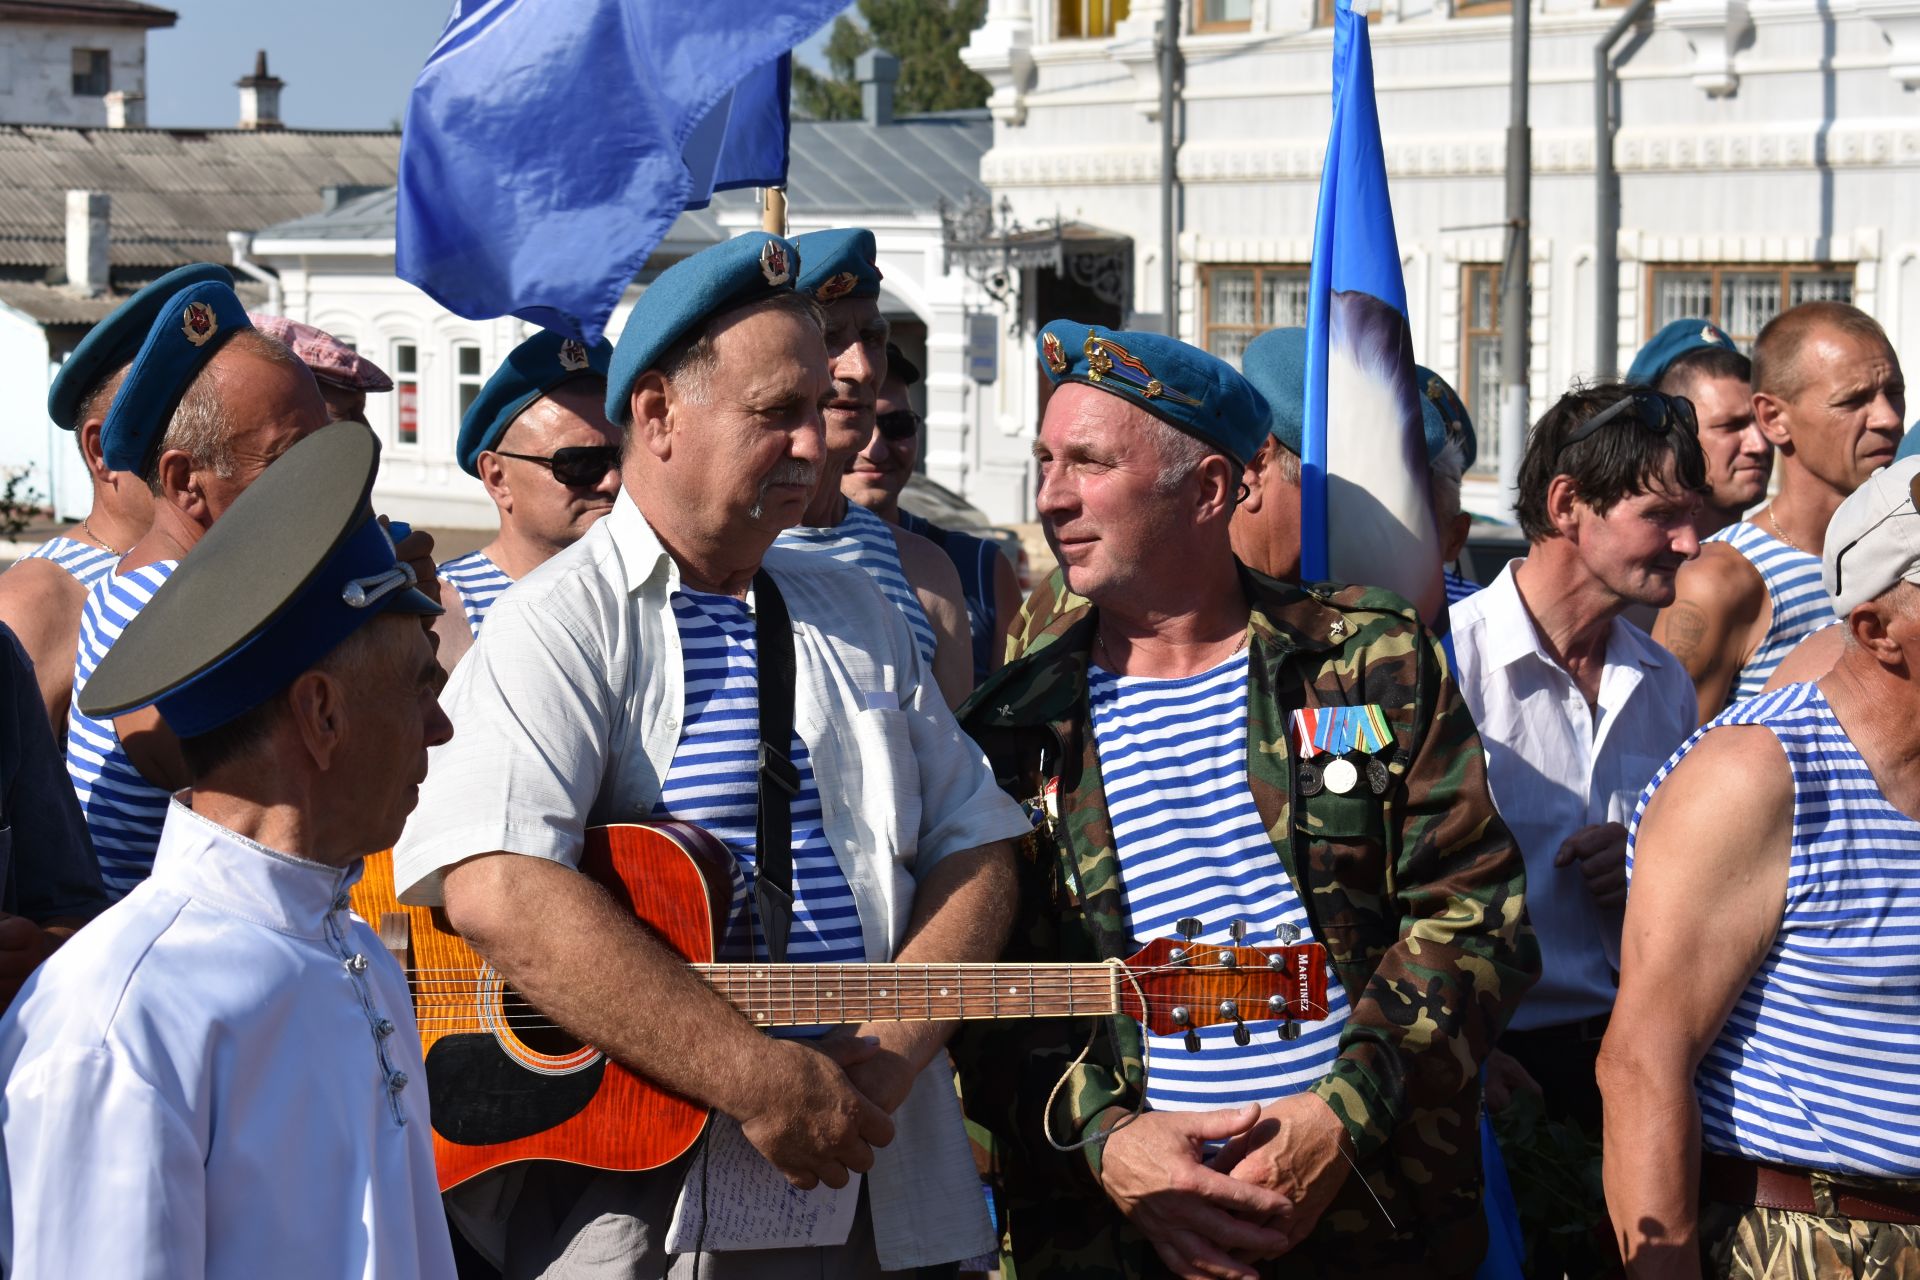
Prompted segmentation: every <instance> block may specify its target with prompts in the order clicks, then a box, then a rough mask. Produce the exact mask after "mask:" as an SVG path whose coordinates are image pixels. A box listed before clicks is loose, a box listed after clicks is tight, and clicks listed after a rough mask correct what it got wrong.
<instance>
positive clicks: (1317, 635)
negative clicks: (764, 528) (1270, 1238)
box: [956, 568, 1540, 1276]
mask: <svg viewBox="0 0 1920 1280" xmlns="http://www.w3.org/2000/svg"><path fill="white" fill-rule="evenodd" d="M1241 577H1242V585H1243V588H1244V590H1245V591H1246V594H1247V597H1248V600H1249V601H1250V603H1251V604H1252V606H1253V610H1252V616H1251V619H1250V621H1249V624H1248V626H1249V636H1248V646H1247V648H1248V679H1249V682H1250V687H1249V689H1248V711H1247V774H1248V784H1249V787H1250V789H1251V790H1252V792H1253V796H1254V801H1255V804H1256V805H1257V807H1258V809H1259V811H1260V814H1261V817H1262V819H1263V820H1264V821H1265V823H1266V825H1267V829H1268V831H1269V833H1271V835H1272V837H1273V847H1274V852H1275V855H1276V856H1277V857H1278V858H1279V859H1280V861H1281V863H1282V865H1284V866H1285V868H1286V870H1287V873H1288V875H1289V876H1290V877H1291V878H1292V880H1293V884H1294V887H1295V888H1296V890H1297V891H1298V892H1299V894H1300V897H1301V900H1302V901H1303V902H1304V903H1305V904H1306V908H1307V913H1308V917H1309V919H1310V920H1311V922H1312V927H1313V936H1314V937H1315V938H1317V939H1318V940H1319V941H1320V942H1322V943H1324V944H1325V945H1326V947H1327V949H1328V951H1329V953H1330V955H1331V958H1332V962H1333V967H1334V971H1335V974H1336V976H1337V978H1338V980H1339V981H1340V982H1341V984H1342V985H1343V986H1344V987H1345V989H1346V993H1347V997H1348V1000H1349V1002H1350V1003H1351V1006H1352V1012H1351V1015H1350V1017H1349V1019H1348V1022H1347V1025H1346V1028H1345V1030H1344V1031H1343V1033H1342V1035H1341V1039H1340V1055H1339V1057H1338V1059H1337V1060H1336V1061H1335V1063H1334V1065H1333V1068H1332V1070H1331V1071H1330V1072H1329V1073H1328V1075H1327V1076H1326V1077H1325V1078H1324V1079H1322V1080H1321V1081H1320V1082H1319V1083H1318V1084H1316V1085H1314V1086H1313V1092H1315V1093H1317V1094H1318V1095H1319V1096H1320V1097H1321V1098H1323V1099H1324V1100H1325V1101H1326V1102H1327V1103H1328V1105H1329V1106H1330V1107H1331V1108H1332V1109H1333V1111H1334V1112H1335V1113H1336V1114H1337V1115H1338V1116H1339V1117H1340V1119H1341V1120H1342V1122H1343V1123H1344V1124H1345V1125H1346V1127H1347V1131H1348V1133H1349V1134H1350V1135H1351V1137H1352V1139H1353V1143H1354V1146H1355V1147H1356V1149H1357V1153H1358V1159H1359V1167H1360V1169H1361V1170H1362V1171H1363V1172H1364V1173H1365V1175H1366V1177H1365V1182H1364V1184H1363V1183H1362V1181H1361V1179H1359V1178H1353V1177H1350V1178H1349V1179H1348V1180H1347V1183H1346V1186H1345V1187H1344V1189H1343V1190H1342V1191H1341V1193H1340V1195H1339V1196H1338V1198H1337V1199H1336V1200H1335V1201H1334V1203H1333V1205H1332V1207H1331V1208H1330V1209H1329V1210H1328V1211H1327V1213H1326V1215H1325V1216H1324V1217H1323V1218H1322V1220H1321V1224H1320V1226H1319V1227H1318V1228H1317V1229H1316V1230H1315V1231H1314V1232H1313V1234H1312V1236H1311V1237H1310V1238H1309V1240H1308V1241H1307V1242H1306V1243H1304V1244H1303V1245H1302V1246H1300V1247H1299V1248H1298V1249H1296V1250H1295V1251H1294V1252H1293V1253H1291V1254H1289V1255H1288V1256H1287V1258H1286V1259H1283V1260H1282V1261H1281V1264H1280V1265H1279V1266H1278V1267H1276V1268H1275V1274H1312V1273H1314V1272H1315V1271H1317V1270H1318V1269H1319V1268H1321V1267H1323V1266H1337V1267H1338V1268H1339V1269H1340V1270H1341V1271H1343V1272H1347V1273H1353V1274H1360V1273H1365V1274H1368V1275H1372V1276H1390V1275H1403V1274H1404V1275H1407V1276H1413V1275H1452V1274H1456V1273H1459V1274H1466V1273H1471V1272H1472V1270H1473V1268H1474V1265H1475V1264H1476V1263H1477V1261H1478V1259H1479V1257H1480V1255H1481V1252H1482V1251H1483V1249H1484V1238H1485V1236H1484V1230H1485V1228H1484V1223H1483V1219H1482V1215H1481V1209H1480V1141H1479V1133H1478V1126H1479V1110H1480V1088H1479V1077H1478V1071H1479V1067H1480V1063H1481V1062H1482V1061H1483V1060H1484V1059H1485V1057H1486V1055H1487V1052H1488V1050H1489V1049H1490V1048H1491V1047H1492V1045H1493V1042H1494V1040H1495V1038H1496V1037H1497V1036H1498V1035H1499V1033H1500V1031H1501V1030H1502V1028H1503V1027H1504V1026H1505V1025H1506V1022H1507V1019H1508V1017H1509V1016H1510V1015H1511V1014H1512V1012H1513V1010H1514V1008H1515V1006H1516V1005H1517V1004H1518V1003H1519V1000H1520V997H1521V995H1522V994H1523V993H1524V992H1525V991H1526V990H1527V989H1528V988H1529V987H1530V986H1531V985H1532V984H1533V982H1534V980H1535V979H1536V978H1537V977H1538V975H1539V972H1540V956H1539V948H1538V946H1537V945H1536V944H1535V941H1534V938H1533V933H1532V930H1531V928H1530V927H1529V926H1528V925H1527V923H1526V921H1525V916H1524V913H1523V910H1522V889H1523V884H1524V880H1523V871H1522V867H1521V861H1520V853H1519V850H1518V848H1517V847H1516V846H1515V844H1514V842H1513V838H1512V836H1511V835H1510V834H1509V833H1508V831H1507V829H1506V827H1505V825H1504V824H1503V823H1502V822H1501V821H1500V818H1499V817H1498V815H1497V814H1496V813H1495V812H1494V808H1493V802H1492V799H1491V797H1490V796H1489V794H1488V791H1487V780H1486V767H1485V755H1484V752H1483V750H1482V748H1481V745H1480V738H1479V734H1478V732H1477V731H1476V730H1475V728H1474V725H1473V720H1472V717H1471V715H1470V713H1469V712H1468V711H1467V709H1466V706H1465V705H1464V704H1463V703H1462V702H1461V700H1460V696H1459V693H1458V691H1457V690H1456V689H1455V687H1454V684H1453V681H1452V677H1451V675H1450V674H1449V671H1448V668H1447V665H1446V661H1445V658H1444V656H1443V654H1442V651H1441V649H1440V646H1439V645H1438V643H1437V642H1436V641H1435V639H1434V638H1433V637H1432V636H1431V635H1430V634H1429V633H1428V632H1427V631H1426V629H1425V628H1424V627H1423V626H1422V625H1421V624H1420V623H1419V622H1418V620H1417V619H1416V618H1415V617H1414V616H1413V615H1412V612H1411V610H1410V609H1409V608H1408V607H1407V605H1406V604H1405V603H1404V602H1403V601H1401V600H1400V598H1399V597H1397V596H1394V595H1391V594H1389V593H1386V592H1381V591H1376V590H1372V589H1368V588H1359V587H1352V588H1342V587H1332V586H1326V587H1312V588H1308V589H1302V588H1298V587H1293V586H1288V585H1285V584H1282V583H1279V582H1276V581H1274V580H1273V579H1270V578H1266V577H1263V576H1261V575H1259V574H1255V573H1253V572H1251V571H1249V570H1246V569H1244V568H1242V570H1241ZM1035 603H1036V605H1037V606H1038V609H1037V611H1029V612H1030V613H1031V614H1032V620H1031V627H1030V630H1029V633H1028V634H1027V635H1026V637H1025V638H1024V644H1025V652H1024V654H1023V655H1022V656H1021V657H1019V658H1018V659H1017V660H1015V661H1013V662H1012V663H1010V664H1009V665H1008V666H1006V667H1004V668H1002V669H1001V670H1000V671H999V672H997V673H996V674H995V675H994V676H993V677H991V678H990V679H989V680H988V681H987V683H986V684H984V685H982V686H981V688H980V689H979V690H978V691H976V692H975V694H974V696H973V697H972V698H971V699H969V700H968V702H967V704H966V705H965V706H964V707H963V708H961V711H960V716H961V722H962V725H963V726H964V727H965V728H966V729H967V731H968V732H969V733H971V734H972V735H973V737H974V738H975V740H976V741H978V742H979V743H980V745H981V747H982V748H983V749H984V750H985V751H986V753H987V756H988V758H989V760H990V761H991V762H992V764H993V767H994V771H995V775H996V777H997V778H998V780H999V782H1000V785H1001V786H1002V787H1004V788H1006V789H1007V791H1008V792H1009V793H1010V794H1011V795H1013V796H1014V797H1015V798H1016V799H1018V800H1021V801H1023V802H1027V803H1029V805H1030V812H1031V813H1033V814H1034V815H1035V816H1036V828H1035V832H1034V834H1033V836H1032V837H1031V838H1030V839H1029V840H1027V841H1026V842H1025V844H1024V848H1023V851H1022V857H1021V858H1020V868H1019V871H1020V876H1021V909H1020V915H1019V922H1018V924H1017V925H1016V931H1015V934H1014V940H1013V943H1012V945H1011V948H1010V950H1009V953H1008V958H1009V959H1027V960H1042V959H1058V960H1104V959H1108V958H1116V957H1117V958H1125V957H1126V955H1127V954H1128V953H1129V951H1130V940H1129V938H1128V936H1127V929H1126V923H1125V922H1126V912H1125V907H1124V903H1123V901H1122V889H1121V885H1120V879H1119V859H1118V855H1117V854H1116V852H1115V850H1114V843H1113V832H1112V827H1111V823H1110V821H1109V819H1108V816H1107V812H1106V801H1105V792H1104V790H1103V788H1102V784H1101V777H1100V761H1099V757H1098V754H1097V752H1096V750H1095V746H1094V742H1093V738H1092V735H1091V733H1089V732H1087V730H1086V726H1087V664H1088V658H1089V650H1090V648H1091V645H1092V642H1093V636H1094V617H1093V609H1092V606H1090V605H1089V604H1087V602H1086V601H1084V600H1081V599H1080V598H1079V597H1075V596H1071V595H1069V594H1067V593H1066V591H1065V588H1064V586H1062V585H1060V582H1059V579H1058V577H1057V576H1056V577H1055V578H1054V579H1053V580H1052V582H1050V583H1049V584H1048V585H1046V586H1043V587H1042V588H1041V591H1040V592H1037V593H1036V601H1035ZM1365 704H1378V705H1379V706H1380V707H1381V708H1382V710H1383V711H1384V713H1385V715H1386V718H1387V721H1388V723H1389V725H1390V726H1391V729H1392V733H1393V741H1392V744H1391V745H1390V747H1388V748H1387V749H1385V750H1383V751H1382V752H1380V753H1379V754H1378V756H1377V758H1378V759H1380V760H1382V761H1384V762H1385V763H1386V765H1387V768H1388V771H1389V782H1388V786H1387V789H1386V791H1385V793H1384V794H1382V795H1378V796H1376V795H1374V794H1372V793H1371V791H1370V789H1369V788H1368V787H1367V786H1365V785H1362V786H1360V787H1357V788H1355V789H1354V790H1353V791H1351V792H1349V793H1347V794H1345V795H1340V794H1336V793H1334V792H1333V791H1332V790H1331V789H1323V790H1321V791H1320V792H1319V793H1318V794H1316V795H1313V796H1311V797H1303V796H1302V795H1301V794H1300V791H1299V788H1298V787H1297V786H1296V780H1295V764H1296V760H1295V757H1294V751H1295V748H1294V746H1293V742H1292V735H1291V733H1290V732H1289V729H1290V723H1291V713H1292V712H1293V711H1294V710H1296V709H1298V708H1302V707H1320V706H1343V705H1365ZM1050 782H1054V783H1057V795H1056V797H1055V801H1054V804H1053V806H1052V808H1053V815H1052V816H1051V817H1048V816H1046V815H1047V809H1048V806H1047V805H1046V804H1045V803H1043V802H1042V801H1041V797H1043V796H1044V795H1045V792H1046V790H1047V787H1048V784H1049V783H1050ZM981 1025H982V1024H969V1030H968V1031H967V1032H966V1033H964V1034H963V1035H962V1036H961V1037H960V1039H959V1040H958V1041H957V1042H956V1056H957V1058H958V1059H959V1061H960V1065H961V1069H962V1076H963V1085H964V1090H963V1091H964V1093H965V1097H966V1102H967V1108H968V1112H969V1114H970V1115H971V1116H972V1118H973V1119H974V1120H975V1122H976V1123H977V1124H978V1125H979V1126H981V1127H983V1128H985V1129H986V1130H988V1131H989V1132H990V1133H991V1134H992V1136H993V1148H994V1151H995V1153H996V1156H995V1164H996V1173H997V1175H998V1181H999V1184H1000V1187H1001V1191H1002V1195H1003V1199H1004V1202H1005V1206H1006V1221H1007V1223H1008V1226H1009V1233H1010V1238H1011V1244H1012V1250H1013V1256H1014V1259H1015V1261H1016V1264H1019V1263H1024V1264H1026V1269H1029V1270H1033V1271H1037V1272H1040V1273H1043V1274H1047V1275H1054V1274H1062V1275H1065V1274H1074V1273H1076V1272H1084V1273H1086V1274H1095V1273H1103V1274H1115V1275H1121V1274H1124V1275H1142V1274H1154V1273H1156V1271H1157V1261H1156V1260H1155V1259H1154V1258H1153V1255H1152V1253H1151V1251H1150V1250H1147V1249H1145V1248H1144V1247H1143V1243H1142V1241H1141V1240H1140V1238H1139V1237H1138V1236H1137V1234H1134V1233H1132V1231H1131V1228H1130V1227H1128V1226H1127V1225H1126V1224H1125V1223H1124V1222H1122V1221H1121V1220H1120V1219H1119V1216H1118V1214H1117V1213H1116V1212H1114V1211H1113V1210H1112V1209H1111V1206H1110V1204H1109V1202H1108V1201H1107V1200H1106V1197H1105V1196H1104V1194H1103V1193H1101V1192H1100V1190H1099V1188H1098V1183H1097V1181H1096V1178H1097V1171H1098V1163H1097V1162H1098V1159H1099V1155H1098V1153H1099V1151H1100V1147H1099V1146H1098V1145H1097V1144H1096V1145H1093V1146H1090V1147H1088V1148H1086V1149H1085V1153H1084V1154H1082V1153H1074V1154H1071V1155H1062V1154H1060V1153H1057V1152H1055V1151H1054V1150H1053V1149H1052V1147H1051V1146H1050V1145H1049V1144H1048V1143H1047V1141H1046V1139H1045V1138H1044V1137H1043V1136H1042V1130H1041V1116H1042V1111H1043V1110H1044V1109H1045V1108H1046V1107H1047V1105H1048V1102H1047V1099H1048V1097H1049V1093H1050V1091H1052V1090H1053V1089H1054V1086H1055V1085H1056V1083H1058V1082H1060V1081H1061V1078H1062V1076H1063V1075H1067V1073H1068V1068H1069V1064H1070V1063H1071V1062H1072V1060H1073V1057H1074V1055H1075V1054H1076V1053H1078V1052H1079V1051H1080V1050H1081V1048H1082V1046H1083V1045H1085V1044H1087V1043H1088V1027H1087V1025H1086V1023H1084V1022H1067V1021H1034V1022H1026V1023H997V1024H991V1025H990V1026H987V1027H986V1028H985V1029H980V1028H981ZM1091 1044H1092V1048H1091V1052H1090V1053H1089V1054H1088V1057H1087V1060H1086V1061H1085V1062H1084V1063H1083V1064H1082V1065H1080V1066H1079V1067H1076V1068H1073V1069H1072V1072H1071V1076H1070V1078H1069V1079H1067V1081H1066V1083H1065V1084H1064V1085H1063V1086H1062V1087H1061V1088H1060V1090H1059V1094H1058V1096H1057V1098H1056V1099H1055V1101H1054V1103H1053V1104H1052V1111H1051V1113H1050V1119H1051V1122H1052V1128H1053V1134H1054V1136H1055V1137H1056V1138H1057V1139H1059V1140H1060V1141H1062V1142H1071V1141H1074V1140H1077V1139H1079V1138H1082V1137H1085V1136H1088V1135H1090V1134H1092V1133H1094V1132H1097V1130H1098V1129H1099V1128H1100V1127H1102V1126H1105V1125H1108V1124H1111V1123H1112V1122H1113V1120H1114V1119H1115V1118H1116V1117H1117V1116H1118V1115H1120V1114H1122V1113H1123V1109H1131V1108H1132V1107H1133V1106H1134V1105H1135V1104H1136V1103H1137V1102H1138V1100H1139V1098H1140V1094H1141V1090H1142V1089H1143V1087H1144V1076H1143V1072H1142V1066H1141V1058H1142V1047H1141V1041H1140V1028H1139V1026H1138V1024H1136V1023H1134V1022H1132V1021H1131V1020H1130V1019H1125V1018H1119V1019H1113V1020H1111V1021H1110V1024H1109V1025H1107V1026H1105V1027H1104V1028H1102V1029H1101V1030H1100V1033H1099V1034H1097V1035H1096V1036H1095V1037H1094V1039H1093V1040H1092V1042H1091ZM1369 1189H1370V1190H1371V1192H1372V1195H1371V1196H1370V1195H1369V1194H1368V1191H1369ZM1376 1196H1377V1197H1378V1200H1379V1205H1376V1204H1375V1203H1374V1199H1373V1197H1376ZM1381 1206H1384V1208H1385V1214H1384V1215H1383V1214H1382V1212H1381ZM1102 1211H1104V1212H1102ZM1389 1218H1390V1219H1391V1223H1392V1225H1391V1226H1389V1223H1388V1220H1389ZM1023 1224H1024V1225H1023ZM1023 1236H1024V1237H1025V1239H1024V1241H1023Z"/></svg>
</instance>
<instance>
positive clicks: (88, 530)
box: [80, 516, 127, 557]
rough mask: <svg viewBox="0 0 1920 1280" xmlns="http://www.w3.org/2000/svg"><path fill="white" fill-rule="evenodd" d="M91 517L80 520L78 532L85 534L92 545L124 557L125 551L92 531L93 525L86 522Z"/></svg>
mask: <svg viewBox="0 0 1920 1280" xmlns="http://www.w3.org/2000/svg"><path fill="white" fill-rule="evenodd" d="M92 519H93V517H92V516H86V517H84V518H83V519H82V520H81V521H80V532H81V533H82V534H84V535H85V536H86V539H87V541H88V542H91V543H92V544H93V545H94V546H96V547H98V548H100V549H101V550H102V551H106V552H109V553H111V554H113V555H116V556H122V557H124V556H125V555H126V554H127V553H126V552H124V551H121V550H119V549H117V548H115V547H112V546H109V545H108V544H107V543H106V542H105V541H104V540H103V539H102V538H101V537H100V535H99V534H97V533H95V532H94V531H93V525H92V524H90V523H88V522H89V521H90V520H92Z"/></svg>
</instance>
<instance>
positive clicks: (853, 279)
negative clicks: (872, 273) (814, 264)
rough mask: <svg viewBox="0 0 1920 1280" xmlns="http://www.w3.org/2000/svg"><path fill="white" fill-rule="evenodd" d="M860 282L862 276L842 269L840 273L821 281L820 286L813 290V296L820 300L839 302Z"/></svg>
mask: <svg viewBox="0 0 1920 1280" xmlns="http://www.w3.org/2000/svg"><path fill="white" fill-rule="evenodd" d="M859 283H860V278H859V277H858V276H856V275H854V274H853V272H851V271H842V272H840V273H839V274H838V275H832V276H828V277H827V278H826V279H825V280H823V281H821V282H820V287H819V288H818V289H815V290H814V291H813V296H814V299H815V300H816V301H819V302H838V301H839V300H840V299H841V298H844V297H846V296H847V295H848V294H850V293H852V292H853V286H855V285H856V284H859Z"/></svg>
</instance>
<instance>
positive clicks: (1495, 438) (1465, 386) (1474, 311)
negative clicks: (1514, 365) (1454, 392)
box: [1459, 263, 1500, 471]
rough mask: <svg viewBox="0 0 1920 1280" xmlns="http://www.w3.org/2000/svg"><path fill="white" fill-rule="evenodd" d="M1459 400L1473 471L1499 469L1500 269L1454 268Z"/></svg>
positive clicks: (1487, 266)
mask: <svg viewBox="0 0 1920 1280" xmlns="http://www.w3.org/2000/svg"><path fill="white" fill-rule="evenodd" d="M1460 374H1461V384H1460V387H1459V391H1460V398H1461V399H1462V400H1464V401H1466V404H1467V413H1468V415H1469V416H1470V417H1472V419H1473V421H1474V426H1475V427H1476V428H1477V434H1478V435H1479V437H1480V448H1479V449H1478V450H1477V451H1476V453H1475V456H1474V460H1473V469H1474V470H1475V471H1498V470H1499V469H1500V458H1499V447H1500V431H1499V422H1500V267H1499V265H1498V264H1497V263H1474V264H1471V265H1469V266H1463V267H1461V268H1460Z"/></svg>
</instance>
